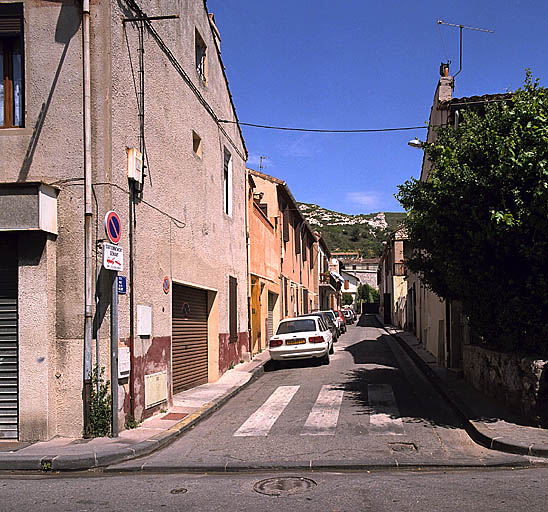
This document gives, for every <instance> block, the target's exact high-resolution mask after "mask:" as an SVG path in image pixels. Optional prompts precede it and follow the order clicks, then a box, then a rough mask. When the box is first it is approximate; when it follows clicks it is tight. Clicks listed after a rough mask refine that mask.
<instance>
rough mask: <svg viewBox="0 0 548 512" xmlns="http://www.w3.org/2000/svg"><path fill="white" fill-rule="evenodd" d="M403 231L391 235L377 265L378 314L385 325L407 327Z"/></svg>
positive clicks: (404, 235)
mask: <svg viewBox="0 0 548 512" xmlns="http://www.w3.org/2000/svg"><path fill="white" fill-rule="evenodd" d="M406 239H407V236H406V234H405V231H404V229H398V230H396V231H394V232H393V233H391V235H390V237H389V238H388V240H387V241H386V244H385V246H384V251H383V254H382V256H381V260H380V263H379V270H378V275H379V296H380V304H379V313H380V315H381V316H382V317H383V319H384V322H385V323H387V324H394V325H396V326H398V327H400V328H406V327H408V319H407V293H408V292H407V280H406V275H407V270H406V268H405V259H404V253H405V241H406Z"/></svg>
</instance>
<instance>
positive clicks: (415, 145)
mask: <svg viewBox="0 0 548 512" xmlns="http://www.w3.org/2000/svg"><path fill="white" fill-rule="evenodd" d="M423 144H424V142H422V140H419V139H418V138H417V137H415V138H414V139H411V140H410V141H409V142H408V143H407V145H408V146H411V147H412V148H419V149H421V148H422V146H423Z"/></svg>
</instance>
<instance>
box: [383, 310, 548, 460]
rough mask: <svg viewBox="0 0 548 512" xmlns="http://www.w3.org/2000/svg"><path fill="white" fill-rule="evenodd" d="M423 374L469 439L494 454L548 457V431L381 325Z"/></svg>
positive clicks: (409, 336)
mask: <svg viewBox="0 0 548 512" xmlns="http://www.w3.org/2000/svg"><path fill="white" fill-rule="evenodd" d="M377 321H378V322H379V324H380V325H382V326H383V327H384V329H385V330H386V331H387V332H388V333H389V334H391V335H392V336H393V337H394V338H395V339H396V340H397V341H398V342H399V344H400V345H401V346H402V348H403V349H404V350H405V351H406V353H407V354H408V355H409V356H410V357H411V359H412V360H413V362H414V363H415V364H416V366H418V368H419V369H420V370H422V372H423V373H424V374H425V376H426V377H427V378H428V380H429V381H430V383H431V384H432V385H433V386H434V388H435V389H436V390H437V391H438V392H439V393H440V394H441V395H442V397H443V398H444V399H445V400H447V402H448V403H449V405H450V406H451V407H452V409H453V410H454V411H455V412H456V414H457V415H458V417H459V418H460V419H461V420H462V423H463V426H464V428H465V429H466V432H467V433H468V435H469V436H470V437H471V438H472V439H473V440H474V441H475V442H476V443H478V444H481V445H482V446H485V447H486V448H490V449H493V450H499V451H502V452H507V453H513V454H518V455H528V456H534V457H548V430H547V429H543V428H535V427H531V426H527V425H525V424H524V422H523V421H521V420H520V418H519V417H517V416H516V414H515V413H513V412H512V411H511V410H509V409H508V408H507V407H506V406H505V405H504V404H501V403H497V402H496V401H495V400H494V399H492V398H489V397H487V396H485V395H483V394H482V393H481V392H480V391H478V390H477V389H476V388H475V387H473V386H472V385H471V384H469V383H468V382H467V381H466V380H464V379H463V378H459V377H458V376H457V375H455V373H453V372H451V371H450V370H447V369H446V368H442V367H440V366H438V364H437V361H436V359H435V358H434V357H433V356H432V354H430V353H429V352H427V351H426V350H424V349H423V348H422V344H421V343H420V342H419V341H418V340H417V338H415V336H413V335H412V334H411V333H409V332H406V331H403V330H401V329H396V328H395V327H393V326H390V325H384V324H383V322H382V319H381V317H380V316H379V315H377Z"/></svg>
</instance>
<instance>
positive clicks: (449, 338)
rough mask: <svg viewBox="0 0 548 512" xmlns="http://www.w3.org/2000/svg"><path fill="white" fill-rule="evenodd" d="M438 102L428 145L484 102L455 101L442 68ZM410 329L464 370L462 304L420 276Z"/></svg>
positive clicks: (410, 293) (426, 168)
mask: <svg viewBox="0 0 548 512" xmlns="http://www.w3.org/2000/svg"><path fill="white" fill-rule="evenodd" d="M441 71H442V76H441V77H440V79H439V82H438V85H437V88H436V92H435V94H434V101H433V104H432V109H431V111H430V119H429V123H428V126H429V128H428V135H427V142H433V141H434V140H435V138H436V131H435V128H436V127H438V126H445V125H447V124H449V123H455V122H458V116H459V113H458V111H459V109H461V108H466V105H467V104H468V103H470V104H472V105H474V104H477V103H481V102H482V101H483V100H482V99H481V98H479V97H474V98H469V99H468V98H460V99H457V98H453V84H454V82H453V77H450V76H447V75H448V71H449V70H448V66H445V65H442V68H441ZM430 168H431V163H430V161H429V160H428V159H427V158H424V159H423V164H422V169H421V178H420V179H421V180H423V181H426V180H428V177H429V172H430ZM405 314H406V322H404V324H407V327H408V328H409V329H410V330H412V331H413V332H414V334H415V335H416V336H417V338H418V339H419V340H420V341H421V342H422V344H423V346H424V347H425V349H426V350H428V351H429V352H430V353H431V354H433V355H434V356H435V357H436V358H437V360H438V362H439V363H440V364H442V365H444V366H446V367H448V368H456V369H460V368H462V343H463V341H464V340H467V339H468V336H469V333H468V325H467V322H466V318H465V317H464V316H463V315H462V312H461V307H460V303H458V302H451V301H446V300H443V299H441V298H440V297H438V296H437V295H435V294H434V293H433V292H431V291H430V290H429V289H428V288H426V287H425V286H424V284H423V283H422V282H421V280H420V278H419V276H417V275H416V274H414V273H411V272H410V273H409V275H408V278H407V307H406V311H405Z"/></svg>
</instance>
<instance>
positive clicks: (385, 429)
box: [234, 384, 405, 437]
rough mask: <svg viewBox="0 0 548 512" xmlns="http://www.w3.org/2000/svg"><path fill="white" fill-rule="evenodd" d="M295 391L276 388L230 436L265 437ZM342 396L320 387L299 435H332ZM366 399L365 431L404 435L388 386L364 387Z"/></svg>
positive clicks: (392, 395) (338, 392)
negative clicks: (367, 425)
mask: <svg viewBox="0 0 548 512" xmlns="http://www.w3.org/2000/svg"><path fill="white" fill-rule="evenodd" d="M299 389H300V386H279V387H277V388H276V389H275V390H274V391H273V392H272V394H271V395H270V396H269V397H268V398H267V400H266V401H265V402H264V404H263V405H262V406H261V407H259V408H258V409H257V410H256V411H255V412H254V413H253V414H251V416H249V418H248V419H247V420H246V421H245V422H244V423H243V424H242V425H241V426H240V427H239V428H238V429H237V430H236V432H235V433H234V436H235V437H266V436H268V435H269V434H270V433H271V431H272V429H273V427H274V425H275V424H276V422H277V421H278V420H279V419H280V418H281V417H282V415H283V414H284V411H286V408H287V406H288V405H289V404H290V402H291V400H292V399H293V398H294V397H295V395H296V394H297V392H298V391H299ZM344 394H345V392H344V390H341V389H337V388H336V387H334V386H330V385H324V386H322V387H321V389H320V391H319V393H318V396H317V398H316V400H315V402H314V404H313V405H312V408H311V410H310V412H309V414H308V417H307V419H306V421H305V422H304V425H303V426H302V428H301V431H300V435H302V436H332V435H335V433H336V430H337V424H338V422H339V416H340V411H341V406H342V404H343V399H344ZM367 396H368V408H367V409H368V411H367V412H368V416H369V431H370V432H371V433H373V434H376V435H401V434H404V433H405V431H404V425H403V420H402V418H401V416H400V412H399V409H398V405H397V403H396V398H395V396H394V391H393V389H392V386H390V385H389V384H368V386H367Z"/></svg>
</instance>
